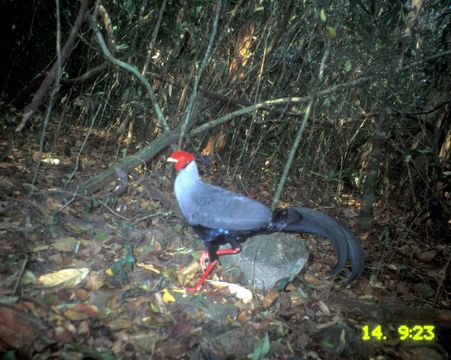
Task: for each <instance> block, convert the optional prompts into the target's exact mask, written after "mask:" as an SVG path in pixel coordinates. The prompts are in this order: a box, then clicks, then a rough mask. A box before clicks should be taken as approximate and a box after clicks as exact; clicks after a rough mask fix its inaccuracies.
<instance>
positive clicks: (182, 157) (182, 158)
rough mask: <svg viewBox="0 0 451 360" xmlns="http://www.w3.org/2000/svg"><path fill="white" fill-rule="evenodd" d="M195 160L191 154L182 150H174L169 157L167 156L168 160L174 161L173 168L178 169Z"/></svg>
mask: <svg viewBox="0 0 451 360" xmlns="http://www.w3.org/2000/svg"><path fill="white" fill-rule="evenodd" d="M194 160H196V158H195V157H194V155H193V154H190V153H189V152H186V151H183V150H177V151H174V152H173V153H172V154H171V156H170V157H168V160H167V161H169V162H173V163H174V167H175V170H177V171H180V170H182V169H184V168H185V166H186V165H188V164H189V163H191V162H192V161H194Z"/></svg>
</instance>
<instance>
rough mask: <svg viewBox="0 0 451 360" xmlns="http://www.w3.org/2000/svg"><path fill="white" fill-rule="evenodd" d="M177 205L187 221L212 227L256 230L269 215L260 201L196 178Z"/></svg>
mask: <svg viewBox="0 0 451 360" xmlns="http://www.w3.org/2000/svg"><path fill="white" fill-rule="evenodd" d="M180 207H181V209H182V212H183V215H184V216H185V217H186V219H187V221H188V223H190V224H191V225H202V226H205V227H208V228H213V229H220V228H222V229H226V230H256V229H260V228H262V227H264V226H266V225H268V224H269V223H270V221H271V216H272V212H271V210H270V209H269V208H268V207H266V206H265V205H263V204H262V203H260V202H258V201H256V200H253V199H250V198H247V197H245V196H241V195H238V194H235V193H233V192H231V191H228V190H225V189H222V188H220V187H217V186H214V185H210V184H207V183H204V182H203V181H197V182H196V186H194V187H193V188H192V189H191V191H190V192H189V195H188V194H187V196H186V197H185V198H184V199H182V201H181V203H180Z"/></svg>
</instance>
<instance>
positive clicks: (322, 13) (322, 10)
mask: <svg viewBox="0 0 451 360" xmlns="http://www.w3.org/2000/svg"><path fill="white" fill-rule="evenodd" d="M319 16H320V18H321V20H323V21H324V22H326V21H327V16H326V12H325V11H324V9H321V12H320V13H319Z"/></svg>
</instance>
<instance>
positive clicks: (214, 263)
mask: <svg viewBox="0 0 451 360" xmlns="http://www.w3.org/2000/svg"><path fill="white" fill-rule="evenodd" d="M217 263H218V260H213V261H212V262H211V263H210V264H209V265H208V267H207V269H206V270H205V271H204V273H203V274H202V276H201V277H200V280H199V281H198V282H197V284H196V285H194V287H192V288H187V289H186V291H188V292H190V293H195V292H198V291H199V290H200V288H201V287H202V285H203V284H204V282H205V280H207V278H208V275H210V273H211V272H212V270H213V268H214V267H215V266H216V264H217Z"/></svg>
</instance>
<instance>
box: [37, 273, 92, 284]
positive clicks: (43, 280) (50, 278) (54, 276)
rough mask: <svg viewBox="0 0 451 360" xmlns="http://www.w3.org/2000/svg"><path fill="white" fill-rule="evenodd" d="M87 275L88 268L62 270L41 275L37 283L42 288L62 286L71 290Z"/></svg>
mask: <svg viewBox="0 0 451 360" xmlns="http://www.w3.org/2000/svg"><path fill="white" fill-rule="evenodd" d="M88 274H89V269H88V268H80V269H76V268H72V269H63V270H60V271H55V272H52V273H49V274H45V275H41V276H40V277H39V278H38V283H39V284H40V285H42V286H44V287H54V286H62V287H64V288H71V287H75V286H77V285H78V284H80V283H81V282H82V281H83V280H84V278H85V277H86V276H87V275H88Z"/></svg>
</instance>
